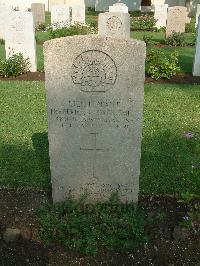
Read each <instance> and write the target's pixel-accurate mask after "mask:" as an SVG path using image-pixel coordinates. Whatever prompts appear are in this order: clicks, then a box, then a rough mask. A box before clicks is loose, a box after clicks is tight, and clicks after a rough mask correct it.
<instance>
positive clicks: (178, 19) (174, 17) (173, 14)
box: [166, 6, 186, 37]
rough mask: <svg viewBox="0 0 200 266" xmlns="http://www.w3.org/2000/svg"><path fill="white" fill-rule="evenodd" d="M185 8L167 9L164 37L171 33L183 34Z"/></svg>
mask: <svg viewBox="0 0 200 266" xmlns="http://www.w3.org/2000/svg"><path fill="white" fill-rule="evenodd" d="M185 23H186V7H183V6H175V7H169V8H168V14H167V28H166V37H168V36H170V35H171V34H172V32H173V31H174V32H185Z"/></svg>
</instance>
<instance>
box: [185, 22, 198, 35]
mask: <svg viewBox="0 0 200 266" xmlns="http://www.w3.org/2000/svg"><path fill="white" fill-rule="evenodd" d="M185 32H186V33H195V32H196V29H195V21H193V20H191V22H190V23H186V24H185Z"/></svg>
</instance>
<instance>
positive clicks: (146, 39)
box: [142, 34, 153, 45]
mask: <svg viewBox="0 0 200 266" xmlns="http://www.w3.org/2000/svg"><path fill="white" fill-rule="evenodd" d="M152 38H153V37H152V36H150V35H148V34H144V35H143V38H142V39H143V41H144V42H145V43H146V45H150V44H152Z"/></svg>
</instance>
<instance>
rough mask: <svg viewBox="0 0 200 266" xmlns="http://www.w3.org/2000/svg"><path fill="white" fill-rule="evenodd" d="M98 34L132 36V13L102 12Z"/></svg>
mask: <svg viewBox="0 0 200 266" xmlns="http://www.w3.org/2000/svg"><path fill="white" fill-rule="evenodd" d="M98 34H99V35H103V36H112V37H118V38H130V15H129V14H128V13H110V12H105V13H100V14H99V18H98Z"/></svg>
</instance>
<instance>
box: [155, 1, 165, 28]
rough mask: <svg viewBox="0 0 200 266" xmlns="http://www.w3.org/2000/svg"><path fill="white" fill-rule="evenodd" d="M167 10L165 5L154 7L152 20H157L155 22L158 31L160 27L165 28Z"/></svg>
mask: <svg viewBox="0 0 200 266" xmlns="http://www.w3.org/2000/svg"><path fill="white" fill-rule="evenodd" d="M167 9H168V5H167V4H163V5H155V13H154V18H155V19H156V20H157V21H156V27H157V28H158V29H159V28H161V27H166V23H167Z"/></svg>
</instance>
